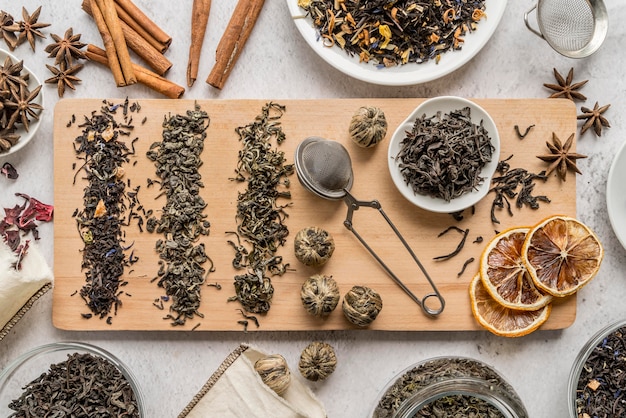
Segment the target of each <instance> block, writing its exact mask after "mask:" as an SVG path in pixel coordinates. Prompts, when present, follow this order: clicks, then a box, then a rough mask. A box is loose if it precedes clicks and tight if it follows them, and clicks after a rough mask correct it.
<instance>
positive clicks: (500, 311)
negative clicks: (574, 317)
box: [469, 274, 552, 337]
mask: <svg viewBox="0 0 626 418" xmlns="http://www.w3.org/2000/svg"><path fill="white" fill-rule="evenodd" d="M469 295H470V303H471V305H472V314H473V315H474V318H476V320H477V321H478V323H479V324H481V325H482V326H483V327H484V328H486V329H487V330H488V331H490V332H492V333H494V334H496V335H499V336H502V337H521V336H524V335H527V334H530V333H531V332H533V331H534V330H536V329H537V328H539V327H540V326H541V324H543V323H544V322H546V320H547V319H548V316H550V311H551V310H552V304H548V305H546V306H544V307H543V308H539V309H537V310H536V311H518V310H516V309H509V308H505V307H504V306H502V305H500V304H499V303H498V302H496V301H495V300H494V299H493V298H492V297H491V295H490V294H489V292H487V289H486V288H485V286H484V285H483V282H482V280H481V279H480V274H476V276H474V278H473V279H472V282H471V283H470V288H469Z"/></svg>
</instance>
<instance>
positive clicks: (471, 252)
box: [53, 99, 584, 331]
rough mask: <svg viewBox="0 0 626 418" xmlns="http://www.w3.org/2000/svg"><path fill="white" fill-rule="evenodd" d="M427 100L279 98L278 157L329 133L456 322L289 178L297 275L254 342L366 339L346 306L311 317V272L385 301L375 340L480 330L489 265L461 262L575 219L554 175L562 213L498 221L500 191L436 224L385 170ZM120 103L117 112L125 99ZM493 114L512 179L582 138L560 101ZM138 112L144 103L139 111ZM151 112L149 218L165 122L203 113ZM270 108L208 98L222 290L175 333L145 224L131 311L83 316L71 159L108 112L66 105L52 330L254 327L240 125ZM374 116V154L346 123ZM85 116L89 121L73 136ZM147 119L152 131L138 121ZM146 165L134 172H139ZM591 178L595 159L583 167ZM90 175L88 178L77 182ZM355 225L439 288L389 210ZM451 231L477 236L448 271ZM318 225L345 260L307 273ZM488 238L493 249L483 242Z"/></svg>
mask: <svg viewBox="0 0 626 418" xmlns="http://www.w3.org/2000/svg"><path fill="white" fill-rule="evenodd" d="M423 100H424V99H332V100H330V99H328V100H279V101H278V103H280V104H282V105H285V106H286V112H285V114H284V116H283V117H282V118H281V120H280V121H281V124H282V126H283V129H284V132H285V134H286V137H287V139H286V141H285V142H284V143H283V145H282V146H280V149H282V150H284V151H285V153H286V155H287V157H288V161H289V162H292V161H293V155H294V150H295V148H296V146H297V145H298V143H299V142H300V141H301V140H303V139H304V138H306V137H308V136H314V135H316V136H322V137H326V138H329V139H334V140H337V141H340V142H341V143H343V144H344V145H345V146H346V148H347V149H348V151H349V153H350V155H351V158H352V164H353V170H354V186H353V188H352V193H353V195H354V196H355V197H356V198H357V199H360V200H372V199H377V200H379V201H380V203H381V204H382V207H383V209H384V210H385V211H386V213H387V215H388V216H389V217H390V218H391V219H392V221H393V222H394V223H395V224H396V226H397V227H398V229H399V230H400V231H401V232H402V233H403V234H404V236H405V237H406V239H407V241H408V242H409V244H410V245H411V246H412V248H413V250H414V251H415V253H416V254H417V256H418V257H419V259H420V260H421V262H422V263H423V264H424V265H425V267H426V269H427V270H428V271H429V272H430V275H431V276H432V277H433V280H434V281H435V282H436V283H437V285H438V287H439V290H440V291H441V293H442V294H443V296H444V298H445V300H446V307H445V310H444V312H443V313H442V314H441V315H440V316H439V317H438V318H436V319H433V318H430V317H428V316H426V315H424V314H423V313H422V311H421V310H420V309H419V308H418V306H417V305H416V304H415V303H414V302H412V301H411V300H410V299H409V297H408V296H407V295H406V294H405V293H404V292H402V291H401V290H400V289H399V288H398V286H396V285H395V284H394V283H393V282H392V280H391V279H390V278H389V277H388V276H387V275H386V274H385V272H384V271H383V270H382V268H381V267H380V266H379V265H378V263H377V262H376V261H375V260H374V259H373V258H372V257H371V256H370V255H369V253H368V252H367V251H366V250H365V249H364V248H363V247H362V246H361V245H360V244H359V242H358V241H357V240H356V238H355V237H354V236H353V235H352V234H351V233H350V232H349V231H348V230H347V229H345V228H344V226H343V220H344V219H345V216H346V205H345V204H344V203H343V201H328V200H324V199H321V198H319V197H316V196H314V195H313V194H312V193H310V192H308V191H307V190H305V189H304V188H303V187H302V186H301V185H300V184H299V182H298V180H297V178H296V175H295V174H294V175H293V176H292V177H291V187H290V190H291V193H292V199H291V206H290V207H289V208H288V209H287V212H288V213H289V217H288V218H287V221H286V223H287V226H288V228H289V230H290V234H289V237H288V240H287V243H286V245H285V246H284V247H283V248H280V249H279V252H278V254H279V255H281V256H283V257H284V260H285V261H286V262H288V263H289V264H290V266H291V268H293V271H289V272H288V273H287V274H285V275H283V276H280V277H278V276H276V277H274V278H273V279H272V282H273V285H274V288H275V293H274V299H273V302H272V307H271V310H270V312H269V313H268V314H267V315H264V316H259V320H260V327H259V328H256V326H254V324H253V323H252V322H250V324H249V326H248V331H256V330H259V331H263V330H336V329H351V328H355V327H353V326H352V325H350V324H349V323H348V322H347V321H346V320H345V318H344V317H343V314H342V311H341V309H340V308H338V309H336V310H335V311H334V312H333V313H332V314H331V315H330V317H328V318H327V319H325V320H321V319H318V318H315V317H312V316H311V315H309V314H308V313H306V312H305V310H304V309H303V307H302V304H301V301H300V296H299V295H300V287H301V285H302V283H303V281H304V280H305V279H306V278H307V277H309V276H310V275H312V274H315V273H323V274H327V275H332V276H333V277H334V278H335V279H336V280H337V282H338V283H339V287H340V291H341V294H342V295H343V294H345V293H346V292H347V291H348V290H349V289H350V288H351V287H352V286H353V285H366V286H369V287H371V288H373V289H374V290H376V291H378V292H379V293H380V294H381V296H382V299H383V310H382V312H381V314H380V315H379V317H378V319H377V320H376V321H375V322H374V323H373V324H372V325H371V326H370V327H369V328H370V329H374V330H415V331H419V330H429V331H431V330H477V329H480V327H479V326H478V325H477V324H476V322H475V321H474V319H473V317H472V313H471V309H470V304H469V297H468V283H469V281H470V279H471V278H472V277H473V276H474V274H475V273H476V272H477V271H478V261H474V262H472V263H470V264H469V265H468V266H467V269H466V270H465V272H464V273H463V274H462V275H460V276H459V275H458V273H459V272H460V270H461V267H462V265H463V263H464V262H465V261H466V260H468V259H469V258H470V257H474V258H475V259H476V260H478V259H479V257H480V253H481V251H482V250H483V247H484V244H485V243H486V242H487V241H488V240H489V239H490V238H491V237H492V236H493V235H494V234H495V231H496V230H497V231H502V230H504V229H506V228H509V227H513V226H530V225H533V224H534V223H536V222H538V221H539V220H541V219H543V218H545V217H547V216H550V215H552V214H557V213H558V214H566V215H570V216H576V180H575V177H574V175H573V173H569V175H568V177H567V181H566V182H562V181H560V180H559V179H558V178H557V177H555V176H554V175H553V176H551V177H550V179H549V180H548V181H547V182H539V183H538V184H537V186H536V188H535V190H534V193H535V194H544V195H547V196H548V197H549V198H550V199H551V200H552V202H551V203H549V204H548V203H542V204H541V206H540V208H539V209H538V210H532V209H529V208H527V207H524V208H522V209H518V208H515V207H513V212H514V215H513V216H512V217H511V216H509V215H508V214H507V213H506V212H505V211H497V212H496V216H497V217H498V219H499V220H500V224H493V223H492V222H491V220H490V209H491V204H492V202H493V197H494V196H493V194H492V193H490V194H489V195H487V197H486V198H484V199H483V200H482V201H481V202H480V203H479V204H478V205H476V207H475V213H474V214H471V213H470V211H469V210H468V211H466V213H465V216H464V219H463V220H462V221H460V222H459V221H455V220H454V219H453V217H452V216H450V215H448V214H435V213H429V212H426V211H424V210H422V209H419V208H417V207H415V206H413V205H412V204H411V203H409V202H408V201H407V200H405V199H404V198H403V197H402V196H401V195H400V193H399V192H398V191H397V189H396V188H395V186H394V184H393V183H392V180H391V178H390V175H389V172H388V169H387V145H388V141H389V138H390V136H391V134H392V133H393V131H394V130H395V128H396V127H397V126H398V125H399V124H400V123H401V122H402V121H403V120H404V119H405V118H406V117H407V116H408V115H409V114H410V113H411V111H412V110H413V109H414V108H415V107H416V106H417V105H418V104H420V103H421V102H422V101H423ZM121 101H122V100H121V99H118V100H117V101H115V100H113V102H121ZM475 101H476V103H478V104H479V105H481V106H483V107H484V108H485V109H486V110H487V111H488V112H489V113H490V114H491V116H492V117H493V119H494V120H495V122H496V125H497V127H498V130H499V133H500V136H501V148H502V150H501V155H500V159H504V158H506V157H509V156H510V155H513V158H511V160H510V161H509V162H510V164H511V167H512V168H516V167H519V168H525V169H527V170H529V171H532V172H535V173H538V172H540V171H541V170H543V169H545V168H546V163H544V162H542V161H540V160H539V159H537V158H536V155H539V154H544V153H546V152H547V148H546V145H545V143H546V141H548V140H550V138H551V136H552V133H553V132H554V133H556V135H557V136H558V137H559V138H561V139H563V140H565V139H567V137H569V135H570V134H572V133H574V132H576V129H577V126H576V108H575V106H574V105H573V103H572V102H570V101H567V100H557V99H510V100H509V99H476V100H475ZM131 102H132V100H131ZM138 102H139V104H140V105H141V110H140V111H139V112H138V113H137V114H136V115H134V121H135V123H134V124H135V129H134V131H133V135H132V136H131V138H133V137H135V136H136V137H138V138H139V140H138V141H137V142H136V144H135V148H136V150H137V157H136V158H135V159H134V160H131V163H132V164H128V166H127V168H126V173H127V174H126V175H127V176H128V178H130V179H131V180H132V184H133V186H137V185H142V189H141V192H140V199H141V201H142V203H143V204H144V206H145V207H146V208H153V209H155V210H157V209H160V208H161V207H162V206H163V204H164V202H163V200H155V199H154V194H155V193H157V192H158V190H154V189H156V188H150V189H148V188H146V187H145V186H146V183H147V179H148V178H155V177H156V176H155V170H154V165H153V163H152V162H151V161H149V160H148V159H147V158H146V157H145V153H146V150H147V149H148V147H149V145H150V144H151V143H152V142H155V141H159V140H160V139H161V132H162V127H161V124H162V121H163V119H164V117H165V116H166V115H168V114H175V113H184V112H186V111H187V110H189V109H193V106H194V103H195V102H194V101H191V100H177V101H175V100H139V101H138ZM267 102H268V101H267V100H207V101H202V100H201V101H198V102H197V103H198V104H199V105H200V106H201V108H202V109H203V110H205V111H207V112H208V114H209V116H210V118H211V124H210V127H209V129H208V131H207V133H208V136H207V139H206V143H205V149H204V152H203V154H202V159H203V162H204V164H203V166H202V167H201V174H202V178H203V182H204V185H205V187H204V189H203V191H202V195H203V198H204V200H205V201H206V202H207V204H208V206H207V208H206V210H205V213H206V215H207V217H208V219H209V221H210V222H211V233H210V236H208V237H207V238H205V239H204V242H205V245H206V252H207V254H208V255H209V256H210V257H211V259H212V260H213V262H214V264H215V269H216V271H215V272H214V273H212V274H211V275H210V276H209V278H208V281H209V282H212V283H216V282H217V283H219V284H220V285H221V290H218V289H217V288H215V287H209V286H207V287H205V288H203V289H202V305H201V307H200V311H201V312H202V313H203V314H204V319H199V318H198V319H193V320H189V321H187V324H186V325H185V326H178V327H173V326H172V325H171V324H170V322H169V321H167V320H164V319H163V317H164V316H165V314H166V313H167V304H166V305H165V310H159V309H157V308H156V307H155V306H153V302H154V301H155V300H157V299H159V298H160V297H161V296H162V295H164V294H165V293H164V291H163V289H161V288H159V287H158V286H157V284H156V282H152V281H151V279H152V278H154V276H155V275H156V272H157V270H158V266H157V261H158V256H157V254H156V252H155V250H154V246H155V241H156V240H157V239H158V238H159V237H160V236H159V235H158V234H150V233H145V232H144V233H140V232H139V231H138V230H137V228H136V227H128V228H126V240H127V242H134V243H135V244H134V255H135V256H138V257H139V262H137V263H136V264H135V265H133V271H132V272H127V275H126V276H125V277H124V279H125V280H127V281H128V283H129V284H128V285H127V286H126V287H124V288H123V290H124V292H125V294H123V295H122V296H121V298H122V301H123V305H122V306H121V307H120V309H119V310H118V312H117V314H116V315H114V317H113V318H112V320H111V321H110V322H111V323H110V324H108V323H107V321H106V320H104V319H99V318H92V319H84V318H82V317H81V313H88V312H89V310H88V308H87V307H86V305H85V303H84V302H83V300H82V299H81V298H80V296H79V295H77V294H76V293H77V291H79V290H80V289H81V287H82V286H83V285H84V283H85V281H84V280H85V279H84V272H82V271H81V252H80V250H81V248H82V240H81V238H80V237H79V235H78V233H77V228H76V224H75V220H74V218H73V217H72V214H73V212H74V211H75V210H76V209H77V208H82V205H83V202H82V194H83V187H84V186H85V184H84V183H81V182H80V181H78V182H77V183H76V184H75V185H73V184H72V182H73V179H74V175H75V172H76V169H73V168H72V164H73V163H76V162H77V160H76V156H75V152H74V148H73V145H72V143H73V141H74V139H75V138H76V137H77V136H79V135H80V133H81V129H80V128H79V127H78V124H79V123H80V122H81V121H83V120H84V117H83V115H90V114H91V112H92V111H96V110H99V109H100V107H101V105H102V101H101V100H97V99H93V100H91V99H89V100H83V99H65V100H62V101H60V102H59V103H58V104H57V106H56V108H55V114H54V165H55V167H54V187H55V228H54V235H55V252H54V254H55V256H54V257H55V258H54V271H55V286H54V293H53V300H54V302H53V322H54V325H55V326H56V327H58V328H61V329H66V330H167V331H171V330H190V329H192V328H193V327H195V329H196V330H198V331H202V330H236V331H240V330H242V329H243V327H242V325H241V324H239V323H238V322H237V321H239V320H242V319H243V318H242V316H241V313H240V312H239V311H238V308H239V307H240V306H239V304H238V303H237V302H227V299H228V298H229V297H230V296H233V295H234V293H235V292H234V287H233V277H234V276H235V275H236V274H241V272H239V273H238V272H237V271H235V270H234V269H233V268H232V266H231V263H232V259H233V256H234V252H233V249H232V247H231V246H229V245H228V244H227V240H228V239H231V238H232V237H231V236H227V234H226V231H232V230H235V228H236V223H235V213H236V199H237V191H238V190H239V189H238V188H239V187H240V186H238V185H237V184H235V183H234V182H232V181H230V180H229V178H230V177H232V176H233V173H234V169H235V167H236V164H237V153H238V150H239V149H240V147H241V145H240V143H239V141H238V136H237V134H236V133H235V128H237V127H239V126H244V125H247V124H249V123H251V122H252V121H253V120H254V118H255V117H256V116H257V115H259V114H260V113H261V109H262V107H263V106H264V105H265V104H266V103H267ZM363 105H372V106H378V107H380V108H381V109H382V110H383V111H384V112H385V115H386V117H387V121H388V123H389V131H388V134H387V137H386V138H385V140H384V142H383V143H382V144H380V145H378V146H376V147H374V148H370V149H363V148H359V147H357V146H356V145H354V144H352V143H351V140H350V139H349V136H348V125H349V123H350V119H351V117H352V115H353V113H354V112H355V111H356V110H357V109H358V108H359V107H360V106H363ZM72 116H75V117H76V119H77V123H74V124H72V125H71V126H69V127H68V122H69V121H70V120H71V119H72ZM144 118H145V123H143V124H142V123H140V121H141V120H142V119H144ZM515 125H519V127H520V128H521V129H522V130H524V129H525V128H526V127H527V126H529V125H535V127H534V128H533V129H532V130H531V131H530V133H529V134H528V136H527V137H526V138H525V139H523V140H520V139H519V138H518V136H517V135H516V133H515V130H514V126H515ZM134 161H136V163H135V162H134ZM582 165H583V171H584V160H583V163H582ZM78 177H79V178H80V177H81V176H80V175H79V176H78ZM353 221H354V227H355V229H356V230H358V232H359V233H360V234H361V235H362V236H363V238H364V239H365V240H366V241H367V242H368V243H369V244H370V245H371V246H372V247H373V248H374V250H375V251H377V252H378V253H379V255H380V256H381V258H382V259H383V260H384V261H385V262H386V263H387V264H388V265H389V266H390V268H391V269H392V270H393V271H394V272H395V273H396V274H397V275H398V276H399V277H400V278H401V279H402V280H403V281H404V282H405V283H406V284H407V286H408V287H409V288H410V289H411V290H412V291H413V292H414V293H416V294H418V295H423V294H425V293H426V292H427V291H429V287H428V285H427V283H426V280H425V279H424V277H423V276H422V275H421V273H420V272H419V270H418V268H417V267H416V266H415V264H414V263H413V262H412V260H411V259H410V258H409V256H408V254H407V253H406V252H405V250H404V249H403V247H402V246H401V244H400V243H399V242H398V241H397V239H396V238H395V235H394V234H393V232H392V231H391V230H390V229H389V227H388V226H387V224H386V223H385V222H384V220H383V219H382V217H381V216H380V215H379V213H378V212H377V211H376V210H374V209H368V208H362V209H360V210H359V211H357V212H356V213H355V216H354V219H353ZM451 225H456V226H458V227H460V228H462V229H466V228H468V229H469V230H470V233H469V236H468V238H467V242H466V244H465V245H464V247H463V249H462V251H461V252H460V253H459V254H458V255H456V256H455V257H453V258H451V259H449V260H446V261H434V260H433V258H434V257H436V256H440V255H444V254H448V253H450V252H451V251H453V250H454V249H455V248H456V246H457V244H458V243H459V241H460V238H461V236H460V235H459V234H457V233H456V232H453V231H451V232H450V233H448V234H446V235H444V236H442V237H439V238H438V237H437V236H438V234H439V233H440V232H442V231H443V230H444V229H446V228H447V227H449V226H451ZM307 226H319V227H322V228H324V229H326V230H327V231H329V232H330V233H331V234H332V235H333V237H334V239H335V242H336V251H335V253H334V255H333V257H332V258H331V260H330V262H328V263H327V264H326V265H325V266H323V267H322V268H309V267H305V266H304V265H302V264H301V263H299V262H298V261H297V260H296V258H295V256H294V253H293V237H294V236H295V235H296V233H297V231H299V230H300V229H301V228H304V227H307ZM479 236H481V237H483V239H484V241H483V243H476V242H474V241H475V240H476V238H477V237H479ZM575 317H576V298H575V296H574V297H569V298H566V299H563V300H559V301H557V302H556V303H555V306H554V308H553V310H552V314H551V316H550V319H549V320H548V321H547V322H546V323H545V324H544V326H543V327H542V329H561V328H565V327H567V326H569V325H571V324H572V323H573V321H574V319H575Z"/></svg>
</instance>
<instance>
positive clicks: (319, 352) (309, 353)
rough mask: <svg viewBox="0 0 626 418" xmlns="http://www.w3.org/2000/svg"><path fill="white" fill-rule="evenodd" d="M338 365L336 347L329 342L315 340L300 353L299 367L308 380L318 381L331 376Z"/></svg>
mask: <svg viewBox="0 0 626 418" xmlns="http://www.w3.org/2000/svg"><path fill="white" fill-rule="evenodd" d="M336 367H337V356H336V355H335V349H334V348H333V347H332V346H331V345H330V344H328V343H324V342H320V341H314V342H312V343H311V344H309V345H308V346H307V347H306V348H305V349H304V350H302V354H301V355H300V362H299V363H298V368H299V369H300V373H301V374H302V376H304V377H305V378H306V379H308V380H312V381H314V382H317V381H318V380H324V379H326V378H327V377H328V376H330V375H331V374H332V373H333V372H334V371H335V368H336Z"/></svg>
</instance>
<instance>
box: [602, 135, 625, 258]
mask: <svg viewBox="0 0 626 418" xmlns="http://www.w3.org/2000/svg"><path fill="white" fill-rule="evenodd" d="M625 162H626V142H624V143H623V144H622V145H621V146H620V147H619V150H618V151H617V153H616V154H615V157H614V158H613V162H612V163H611V167H610V168H609V174H608V176H607V180H606V208H607V212H608V214H609V222H610V223H611V228H613V232H614V233H615V236H616V237H617V240H618V241H619V242H620V244H622V247H624V248H626V221H625V218H624V209H625V208H626V195H625V194H624V192H623V189H622V186H623V174H624V172H626V165H625Z"/></svg>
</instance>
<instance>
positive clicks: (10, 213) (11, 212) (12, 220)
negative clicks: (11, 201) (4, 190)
mask: <svg viewBox="0 0 626 418" xmlns="http://www.w3.org/2000/svg"><path fill="white" fill-rule="evenodd" d="M25 207H26V204H24V205H22V206H20V205H15V207H14V208H13V209H9V208H4V213H5V217H4V219H3V220H2V222H4V223H6V224H7V225H17V221H18V219H19V217H20V215H21V213H22V211H23V210H24V208H25Z"/></svg>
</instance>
